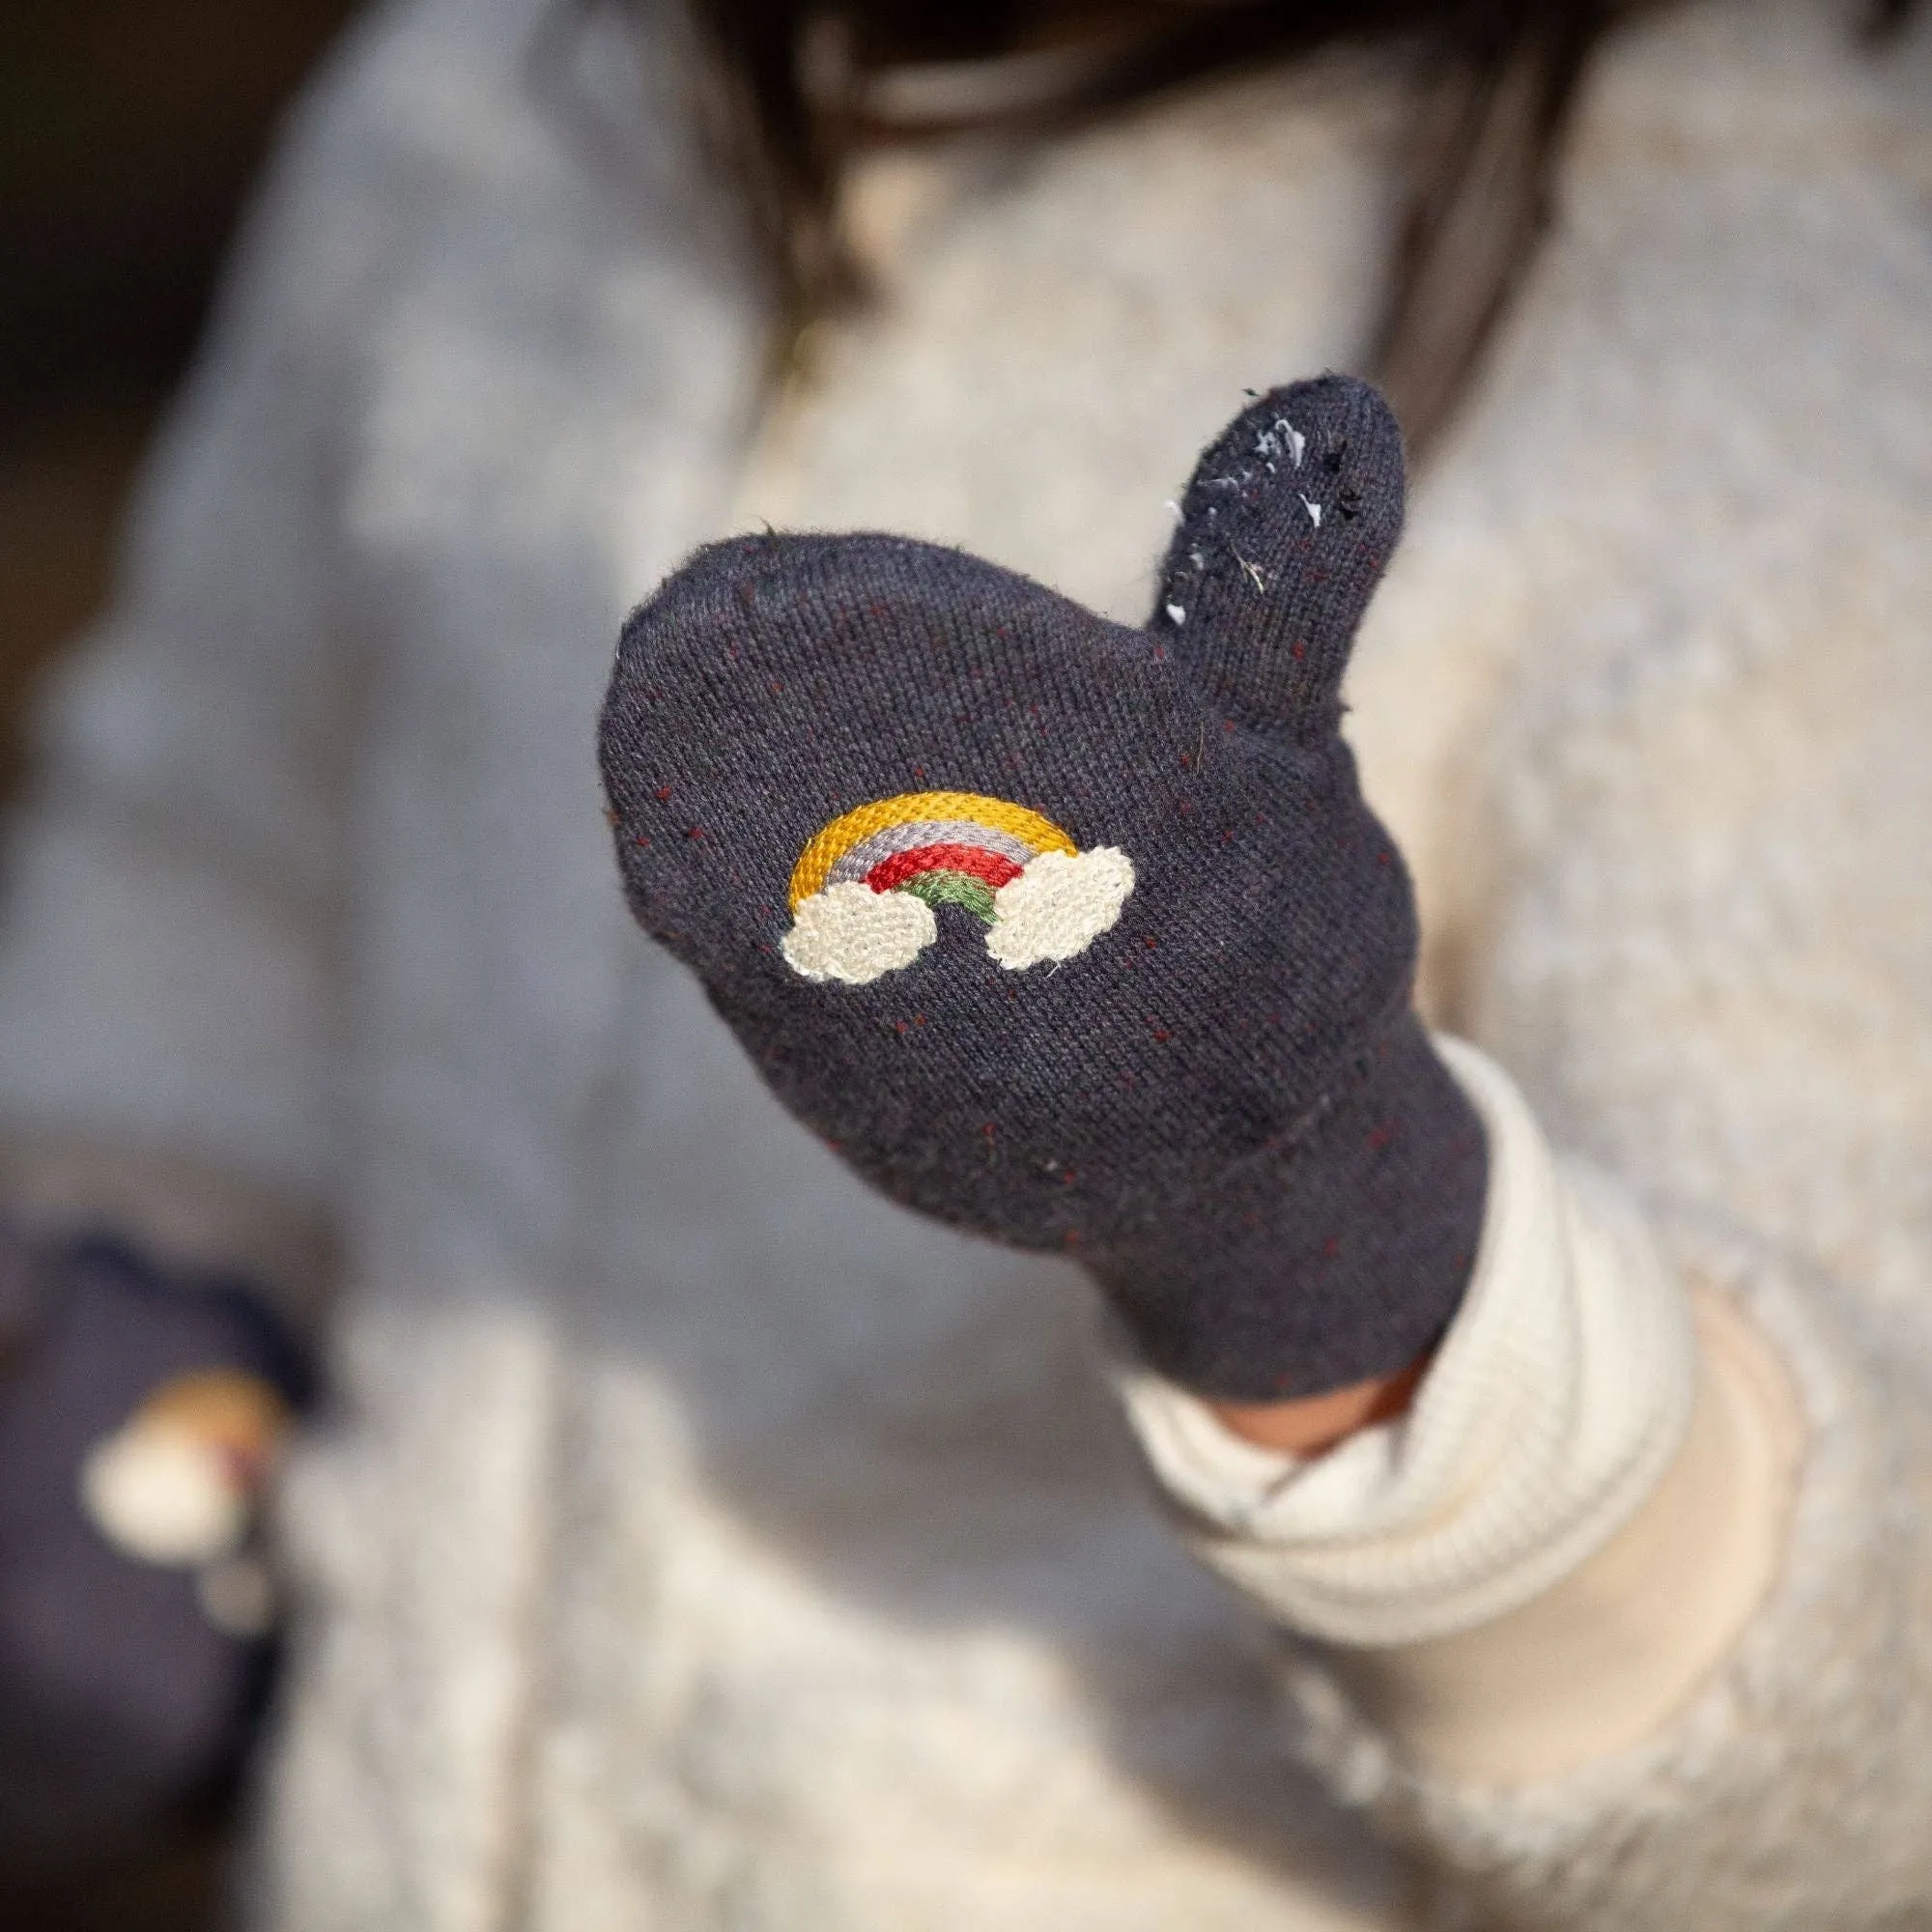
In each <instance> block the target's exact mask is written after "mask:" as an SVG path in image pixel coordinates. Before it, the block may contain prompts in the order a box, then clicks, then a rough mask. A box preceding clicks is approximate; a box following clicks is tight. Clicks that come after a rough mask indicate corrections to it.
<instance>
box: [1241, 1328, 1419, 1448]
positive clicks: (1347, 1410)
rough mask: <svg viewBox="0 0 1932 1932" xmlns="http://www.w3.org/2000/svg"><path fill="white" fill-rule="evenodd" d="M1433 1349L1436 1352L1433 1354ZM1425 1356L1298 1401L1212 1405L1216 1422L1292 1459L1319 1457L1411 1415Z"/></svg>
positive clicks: (1244, 1439)
mask: <svg viewBox="0 0 1932 1932" xmlns="http://www.w3.org/2000/svg"><path fill="white" fill-rule="evenodd" d="M1433 1352H1434V1351H1433V1350H1432V1351H1431V1353H1432V1354H1433ZM1430 1359H1431V1356H1430V1355H1423V1356H1420V1357H1418V1358H1417V1359H1416V1360H1415V1361H1413V1362H1411V1363H1410V1364H1409V1365H1408V1367H1407V1368H1406V1369H1399V1370H1398V1371H1397V1372H1396V1373H1395V1374H1394V1375H1389V1376H1372V1377H1370V1378H1368V1379H1367V1380H1366V1381H1359V1382H1351V1383H1350V1385H1349V1386H1348V1387H1347V1388H1339V1389H1330V1390H1329V1391H1328V1392H1327V1393H1326V1394H1325V1395H1310V1396H1302V1397H1300V1398H1298V1399H1297V1400H1295V1401H1293V1402H1210V1403H1208V1409H1209V1410H1210V1412H1211V1413H1212V1414H1213V1417H1214V1419H1215V1421H1217V1422H1218V1423H1219V1424H1220V1425H1221V1427H1222V1428H1223V1429H1225V1430H1227V1431H1228V1433H1229V1434H1230V1435H1237V1436H1239V1437H1240V1438H1241V1440H1242V1441H1243V1442H1252V1443H1253V1444H1254V1445H1255V1446H1256V1447H1257V1448H1258V1449H1273V1450H1277V1451H1279V1452H1280V1453H1282V1454H1283V1455H1288V1456H1303V1457H1306V1456H1320V1455H1321V1454H1322V1453H1324V1452H1325V1451H1326V1450H1329V1449H1332V1448H1334V1447H1335V1446H1336V1445H1337V1444H1338V1443H1340V1442H1343V1441H1346V1440H1347V1439H1348V1437H1350V1435H1354V1433H1355V1432H1356V1431H1357V1430H1358V1429H1371V1428H1373V1427H1374V1426H1375V1425H1376V1424H1377V1423H1378V1422H1392V1421H1394V1420H1395V1418H1396V1417H1397V1416H1399V1415H1405V1414H1406V1413H1407V1411H1408V1406H1409V1404H1410V1403H1411V1402H1413V1401H1414V1399H1415V1391H1416V1387H1417V1385H1418V1384H1419V1383H1420V1382H1421V1380H1422V1378H1423V1376H1424V1375H1425V1374H1426V1373H1427V1371H1428V1368H1429V1363H1430Z"/></svg>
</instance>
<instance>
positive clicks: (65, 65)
mask: <svg viewBox="0 0 1932 1932" xmlns="http://www.w3.org/2000/svg"><path fill="white" fill-rule="evenodd" d="M351 11H352V5H351V0H7V4H6V5H5V6H4V7H0V265H4V267H0V782H4V783H6V784H7V785H8V786H9V787H10V788H11V786H12V785H13V784H14V782H15V781H16V780H17V777H18V772H19V716H20V707H21V699H22V695H23V693H24V691H25V689H26V688H27V687H28V686H29V685H30V684H31V682H32V680H33V678H34V676H35V674H36V672H37V671H38V669H39V668H41V667H42V666H43V664H44V663H45V661H46V659H47V657H48V655H49V654H50V653H51V652H52V651H53V650H55V649H57V648H58V647H59V645H60V643H61V642H62V641H63V639H67V638H69V637H71V634H72V633H73V631H74V630H75V628H76V627H77V626H78V625H80V624H82V623H84V622H85V620H86V619H87V617H88V615H89V614H90V612H91V611H93V609H94V608H95V606H96V604H97V603H98V602H99V599H100V596H101V594H102V591H103V589H104V586H105V581H106V572H107V569H108V565H109V558H110V554H111V548H112V539H113V532H114V528H115V524H116V520H117V518H118V515H119V512H120V508H121V504H122V500H123V497H124V496H125V493H126V491H127V488H128V482H129V480H130V478H131V476H132V474H133V470H134V466H135V464H136V462H137V461H138V459H139V456H140V452H141V449H142V446H143V443H144V441H145V440H146V438H147V436H148V434H149V432H150V430H151V429H152V428H153V425H154V421H155V416H156V412H157V411H158V409H159V408H160V406H161V404H162V403H163V401H164V400H165V399H166V397H167V394H168V391H169V390H170V388H171V387H172V386H173V384H175V382H176V381H177V379H178V378H179V376H180V374H181V371H182V368H183V365H184V364H185V361H186V358H187V356H188V354H189V352H190V351H191V349H192V348H193V345H194V341H195V336H196V332H197V330H198V329H199V327H200V325H201V320H202V316H203V314H204V312H205V310H206V307H207V303H208V299H209V296H210V293H211V289H212V286H213V278H214V274H215V271H216V269H217V267H218V265H219V262H220V259H221V254H222V250H223V248H224V246H225V244H226V242H227V240H228V237H229V235H230V233H231V232H232V229H233V226H234V222H235V219H236V216H237V214H238V213H239V212H240V209H241V201H242V198H243V196H244V194H245V192H246V189H247V185H248V183H249V181H250V180H251V179H252V177H253V174H254V171H255V169H256V167H257V165H258V163H259V162H260V160H261V158H262V156H263V155H264V153H265V151H266V149H267V147H268V144H269V142H270V137H271V135H272V132H273V128H274V126H275V123H276V120H277V117H278V116H279V115H280V114H281V112H282V111H283V109H284V107H285V106H286V104H287V102H288V99H289V97H290V95H291V94H292V93H293V92H294V91H295V89H296V88H297V86H298V84H299V82H300V80H301V77H302V75H303V73H304V72H305V71H307V69H308V68H309V67H310V65H311V64H312V63H313V62H314V61H315V59H316V58H317V56H318V55H319V54H320V53H321V52H322V50H323V49H324V47H325V46H327V43H328V41H329V39H330V37H331V36H332V35H333V34H334V33H335V31H336V29H337V28H338V27H339V26H340V25H341V23H342V21H343V20H344V18H345V17H346V16H347V15H348V14H349V13H350V12H351ZM6 1922H9V1923H12V1922H13V1921H11V1920H9V1921H6ZM124 1922H125V1921H124Z"/></svg>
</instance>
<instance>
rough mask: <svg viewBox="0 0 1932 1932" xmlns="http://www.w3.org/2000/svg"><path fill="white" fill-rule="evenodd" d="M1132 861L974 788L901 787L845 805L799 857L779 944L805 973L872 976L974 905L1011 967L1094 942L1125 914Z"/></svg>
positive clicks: (849, 978) (913, 954)
mask: <svg viewBox="0 0 1932 1932" xmlns="http://www.w3.org/2000/svg"><path fill="white" fill-rule="evenodd" d="M1133 889H1134V867H1133V862H1132V861H1131V860H1130V859H1129V858H1128V857H1127V855H1126V854H1125V853H1124V852H1121V851H1117V850H1116V849H1115V848H1114V847H1113V846H1111V845H1096V846H1094V847H1092V848H1090V849H1089V850H1088V851H1085V852H1083V851H1081V850H1080V848H1079V847H1078V846H1077V845H1075V844H1074V842H1073V840H1072V839H1071V838H1068V837H1067V836H1066V834H1065V832H1063V831H1062V830H1061V829H1060V827H1059V826H1057V825H1056V824H1054V822H1053V821H1052V819H1050V818H1044V817H1042V816H1041V815H1040V814H1039V813H1038V812H1037V811H1030V810H1028V809H1027V808H1026V807H1025V806H1023V805H1012V804H1009V802H1008V801H1007V800H1006V799H1003V798H987V797H984V796H982V795H981V794H980V793H979V792H970V791H912V792H901V793H900V794H899V795H898V796H897V797H896V798H881V799H875V800H874V801H873V802H872V803H871V804H870V805H862V806H859V807H857V808H856V809H855V810H851V811H847V812H842V813H840V814H839V816H838V817H837V818H835V819H833V820H832V822H831V823H830V824H829V825H826V826H824V827H822V828H821V829H820V830H819V831H818V832H817V833H815V834H814V835H813V836H812V838H810V841H809V842H808V843H807V845H806V848H805V850H804V851H803V852H801V853H800V854H799V856H798V864H797V865H796V866H794V867H792V874H791V886H790V893H789V896H790V899H791V914H792V926H791V930H790V931H789V932H788V933H786V934H785V936H784V942H783V946H782V949H781V950H782V951H783V953H784V956H785V960H786V963H787V964H788V965H790V966H791V968H792V969H793V971H794V972H797V973H800V974H802V975H803V976H804V977H805V978H806V979H808V980H843V981H844V982H845V983H846V984H848V985H853V986H863V985H864V984H866V982H867V980H876V979H877V978H878V977H879V976H880V975H881V974H882V973H891V972H894V971H895V970H896V969H897V968H899V967H901V966H910V965H911V964H912V962H913V961H914V960H915V959H917V958H918V957H919V955H920V954H921V953H922V952H924V951H925V949H926V948H927V947H928V946H930V945H931V944H932V942H933V941H934V940H935V939H936V938H938V936H939V921H938V918H937V916H936V908H937V907H939V906H942V905H956V906H961V907H963V908H964V909H965V910H966V911H967V912H969V913H971V914H972V915H973V916H974V918H976V919H977V920H979V921H980V923H981V924H982V925H984V927H985V928H986V951H987V952H989V953H991V954H992V956H993V957H994V958H995V959H996V960H998V962H999V963H1000V964H1001V965H1002V966H1005V967H1007V968H1009V970H1011V971H1013V972H1018V971H1019V970H1020V969H1021V968H1023V967H1027V966H1036V965H1038V964H1039V963H1040V961H1042V960H1045V959H1070V958H1072V957H1073V955H1074V954H1075V953H1076V952H1085V951H1086V950H1087V948H1088V947H1089V946H1091V945H1092V944H1093V943H1094V940H1095V939H1097V938H1098V937H1099V936H1100V934H1101V933H1103V932H1105V931H1106V930H1107V928H1108V927H1109V926H1110V925H1112V924H1113V923H1114V922H1115V921H1116V920H1118V919H1119V918H1120V916H1121V908H1122V906H1123V905H1124V904H1125V903H1126V900H1127V895H1128V894H1129V893H1131V892H1132V891H1133Z"/></svg>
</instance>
